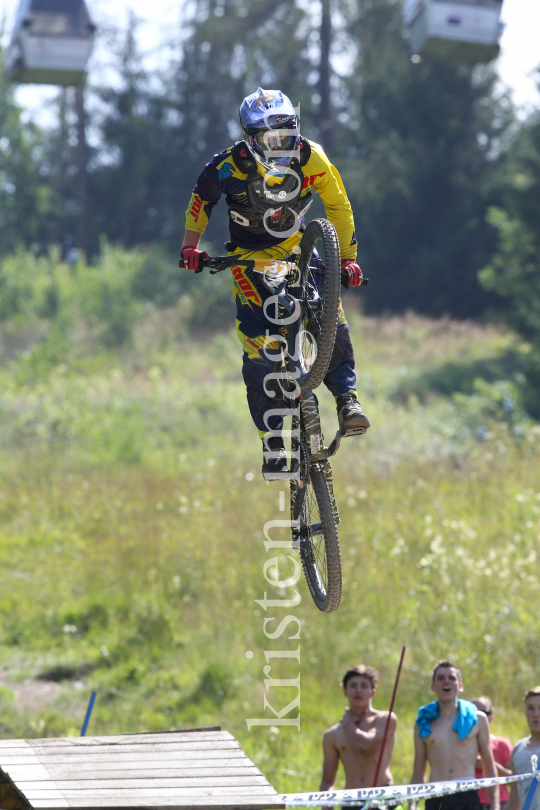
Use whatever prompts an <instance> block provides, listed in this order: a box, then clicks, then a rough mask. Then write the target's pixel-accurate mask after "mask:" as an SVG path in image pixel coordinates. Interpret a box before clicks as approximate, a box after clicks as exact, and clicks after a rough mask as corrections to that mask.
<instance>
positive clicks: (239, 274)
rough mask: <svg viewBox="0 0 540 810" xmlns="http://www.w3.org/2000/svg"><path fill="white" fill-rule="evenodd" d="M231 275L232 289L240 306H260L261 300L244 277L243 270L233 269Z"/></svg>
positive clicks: (240, 268) (239, 268)
mask: <svg viewBox="0 0 540 810" xmlns="http://www.w3.org/2000/svg"><path fill="white" fill-rule="evenodd" d="M232 275H233V284H234V287H235V289H236V292H237V294H238V297H239V298H240V301H241V302H242V304H243V305H244V306H250V307H251V306H252V305H253V306H255V307H260V306H262V298H261V296H260V295H259V293H258V292H257V290H256V288H255V287H254V285H253V284H252V283H251V281H250V280H249V279H248V278H247V277H246V274H245V271H244V270H243V268H242V267H238V266H237V267H233V268H232Z"/></svg>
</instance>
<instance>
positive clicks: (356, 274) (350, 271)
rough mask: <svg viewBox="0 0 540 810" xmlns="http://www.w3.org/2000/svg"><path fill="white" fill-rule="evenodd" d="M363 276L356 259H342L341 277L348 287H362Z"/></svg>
mask: <svg viewBox="0 0 540 810" xmlns="http://www.w3.org/2000/svg"><path fill="white" fill-rule="evenodd" d="M363 278H364V277H363V275H362V271H361V270H360V267H359V265H358V264H357V263H356V260H355V259H342V260H341V279H342V281H343V282H344V284H345V286H346V287H361V286H362V281H363Z"/></svg>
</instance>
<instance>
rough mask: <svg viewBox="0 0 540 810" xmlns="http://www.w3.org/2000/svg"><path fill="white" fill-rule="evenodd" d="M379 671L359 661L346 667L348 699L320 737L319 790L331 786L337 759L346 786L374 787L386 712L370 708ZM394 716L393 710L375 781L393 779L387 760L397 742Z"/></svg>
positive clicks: (330, 787) (384, 783)
mask: <svg viewBox="0 0 540 810" xmlns="http://www.w3.org/2000/svg"><path fill="white" fill-rule="evenodd" d="M378 678H379V675H378V673H377V670H376V669H373V667H367V666H365V665H364V664H361V665H360V666H358V667H352V669H349V670H348V671H347V672H346V673H345V676H344V678H343V693H344V695H345V697H346V698H347V699H348V701H349V708H348V709H347V710H346V712H345V714H344V715H343V717H342V719H341V721H340V722H339V723H336V725H335V726H331V728H329V729H328V731H326V732H325V734H324V737H323V753H324V762H323V775H322V781H321V787H320V790H332V788H333V787H334V782H335V779H336V774H337V770H338V766H339V761H340V760H341V762H342V763H343V768H344V769H345V780H346V781H345V790H349V789H353V788H368V787H374V785H373V781H374V779H375V771H376V769H377V762H378V759H379V754H380V751H381V745H382V741H383V736H384V728H385V725H386V720H387V718H388V712H380V711H377V710H376V709H374V708H373V706H372V705H371V701H372V699H373V696H374V695H375V691H376V687H377V681H378ZM396 728H397V717H396V715H395V714H392V717H391V718H390V726H389V729H388V737H387V740H386V745H385V747H384V755H383V759H382V763H381V770H380V774H379V778H378V780H377V782H378V785H391V784H392V783H393V780H392V774H391V773H390V760H391V759H392V753H393V751H394V745H395V742H396Z"/></svg>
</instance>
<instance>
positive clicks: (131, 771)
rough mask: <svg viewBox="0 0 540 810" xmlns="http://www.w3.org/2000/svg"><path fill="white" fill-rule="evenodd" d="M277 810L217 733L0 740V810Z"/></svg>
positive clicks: (255, 772) (275, 800) (261, 780)
mask: <svg viewBox="0 0 540 810" xmlns="http://www.w3.org/2000/svg"><path fill="white" fill-rule="evenodd" d="M66 807H77V808H87V810H95V809H96V808H106V807H123V808H135V807H146V808H161V807H168V808H176V807H177V808H182V810H186V808H191V807H192V808H197V810H202V808H205V807H209V808H215V807H220V808H227V809H228V808H230V809H231V810H232V809H233V808H239V810H249V808H253V810H263V808H283V807H285V805H284V804H283V803H282V802H280V800H279V796H278V794H277V793H276V791H275V790H274V788H273V787H272V786H271V785H270V784H269V783H268V782H267V781H266V779H265V777H264V776H263V775H262V773H261V772H260V771H259V769H258V768H257V767H256V766H255V765H254V764H253V762H251V760H249V759H248V758H247V756H246V755H245V754H244V752H243V751H242V749H241V748H240V745H239V744H238V742H237V741H236V740H235V739H234V737H233V736H232V734H229V732H228V731H221V729H220V728H219V727H216V728H205V729H186V730H183V731H166V732H161V733H157V734H153V733H151V734H122V735H114V736H111V737H67V738H62V739H45V740H0V808H1V810H31V808H36V809H37V808H44V810H45V809H46V810H60V808H66Z"/></svg>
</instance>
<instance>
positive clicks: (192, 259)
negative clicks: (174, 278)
mask: <svg viewBox="0 0 540 810" xmlns="http://www.w3.org/2000/svg"><path fill="white" fill-rule="evenodd" d="M180 256H181V257H182V259H183V262H184V267H185V268H187V269H188V270H195V272H196V273H197V272H200V271H201V270H202V267H201V268H200V269H199V262H200V261H201V259H203V260H204V261H208V259H209V258H210V256H209V255H208V253H206V251H204V250H197V248H194V247H185V248H183V249H182V252H181V254H180Z"/></svg>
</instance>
